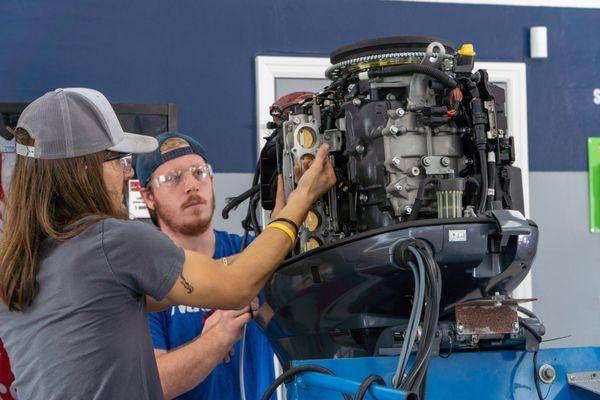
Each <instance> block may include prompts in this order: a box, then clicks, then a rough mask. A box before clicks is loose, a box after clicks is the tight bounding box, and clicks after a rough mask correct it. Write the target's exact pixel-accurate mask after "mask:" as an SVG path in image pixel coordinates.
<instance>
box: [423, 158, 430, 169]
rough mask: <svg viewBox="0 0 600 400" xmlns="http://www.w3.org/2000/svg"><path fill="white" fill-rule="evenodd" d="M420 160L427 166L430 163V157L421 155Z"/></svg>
mask: <svg viewBox="0 0 600 400" xmlns="http://www.w3.org/2000/svg"><path fill="white" fill-rule="evenodd" d="M421 162H422V163H423V165H424V166H426V167H428V166H430V165H431V158H429V157H423V159H422V160H421Z"/></svg>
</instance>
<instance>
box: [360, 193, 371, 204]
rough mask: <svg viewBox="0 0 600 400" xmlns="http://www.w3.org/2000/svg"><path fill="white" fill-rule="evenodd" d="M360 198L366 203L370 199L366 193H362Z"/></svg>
mask: <svg viewBox="0 0 600 400" xmlns="http://www.w3.org/2000/svg"><path fill="white" fill-rule="evenodd" d="M358 200H359V201H360V202H361V203H362V204H365V203H366V202H367V201H368V200H369V196H367V195H366V194H364V193H361V194H360V196H358Z"/></svg>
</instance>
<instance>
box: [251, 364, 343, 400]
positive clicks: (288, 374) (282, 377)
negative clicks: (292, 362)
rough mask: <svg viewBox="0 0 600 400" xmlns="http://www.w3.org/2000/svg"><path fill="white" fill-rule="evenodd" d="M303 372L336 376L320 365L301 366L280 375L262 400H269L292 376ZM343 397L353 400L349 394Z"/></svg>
mask: <svg viewBox="0 0 600 400" xmlns="http://www.w3.org/2000/svg"><path fill="white" fill-rule="evenodd" d="M303 372H320V373H322V374H326V375H332V376H335V374H334V373H333V372H331V371H330V370H328V369H327V368H325V367H321V366H320V365H299V366H297V367H292V368H290V369H288V370H287V371H285V372H284V373H283V374H281V375H279V376H278V377H277V378H276V379H275V380H274V381H273V383H271V386H269V387H268V388H267V390H266V391H265V394H263V396H262V398H261V399H262V400H269V399H270V398H271V396H272V395H273V393H275V391H276V390H277V388H278V387H279V386H280V385H281V384H282V383H284V382H285V381H286V380H288V379H289V378H291V377H292V376H294V375H298V374H301V373H303ZM342 396H344V399H345V400H352V397H350V395H349V394H347V393H342Z"/></svg>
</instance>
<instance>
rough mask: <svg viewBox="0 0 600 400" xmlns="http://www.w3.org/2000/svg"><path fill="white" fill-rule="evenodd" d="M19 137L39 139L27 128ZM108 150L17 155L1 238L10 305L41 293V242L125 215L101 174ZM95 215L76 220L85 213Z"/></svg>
mask: <svg viewBox="0 0 600 400" xmlns="http://www.w3.org/2000/svg"><path fill="white" fill-rule="evenodd" d="M15 136H16V140H17V141H18V142H19V143H22V144H25V145H29V146H31V145H34V141H33V140H32V139H31V137H30V136H29V134H28V133H27V131H25V130H23V129H17V130H16V132H15ZM103 157H104V152H99V153H94V154H90V155H86V156H81V157H74V158H65V159H58V160H42V159H34V158H29V157H23V156H17V162H16V164H15V169H14V171H13V174H12V178H11V182H10V187H9V191H8V195H7V198H6V212H5V222H4V234H3V237H2V238H1V240H0V299H1V300H2V301H3V302H4V303H5V304H6V305H7V306H8V308H9V310H11V311H23V310H25V309H26V308H27V307H28V306H30V305H31V303H32V302H33V300H34V299H35V296H36V294H37V284H36V273H37V264H38V256H39V247H40V244H41V242H42V241H43V240H44V239H45V238H47V237H51V238H55V239H58V240H66V239H69V238H72V237H74V236H76V235H78V234H79V233H81V232H82V231H83V230H85V229H87V228H88V227H89V226H91V225H92V224H94V223H96V222H97V221H98V220H99V219H102V218H108V217H114V218H123V219H124V218H126V217H127V213H126V211H125V210H124V209H118V208H117V207H116V205H114V204H113V202H111V199H110V195H109V193H108V189H107V187H106V184H105V183H104V179H103V177H102V162H103V160H104V158H103ZM87 216H94V217H95V218H89V219H86V220H85V221H84V222H83V223H79V224H74V223H75V222H77V221H79V220H80V219H81V218H83V217H87Z"/></svg>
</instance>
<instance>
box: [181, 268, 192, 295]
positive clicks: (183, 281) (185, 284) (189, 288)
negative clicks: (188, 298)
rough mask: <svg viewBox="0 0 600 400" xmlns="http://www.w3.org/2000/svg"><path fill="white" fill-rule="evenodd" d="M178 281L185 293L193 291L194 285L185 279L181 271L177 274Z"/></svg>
mask: <svg viewBox="0 0 600 400" xmlns="http://www.w3.org/2000/svg"><path fill="white" fill-rule="evenodd" d="M179 282H181V284H182V285H183V287H184V288H185V291H186V292H187V294H190V293H192V292H193V291H194V287H193V286H192V285H191V284H190V283H189V282H188V281H187V280H186V279H185V277H184V276H183V272H182V273H180V274H179Z"/></svg>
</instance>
